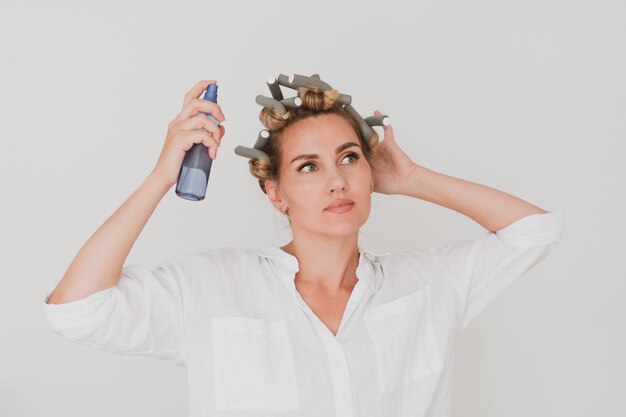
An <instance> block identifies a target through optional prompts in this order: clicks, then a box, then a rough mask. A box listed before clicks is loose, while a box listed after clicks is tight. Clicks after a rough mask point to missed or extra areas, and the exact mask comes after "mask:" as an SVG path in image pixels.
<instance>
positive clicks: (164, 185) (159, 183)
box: [145, 169, 174, 194]
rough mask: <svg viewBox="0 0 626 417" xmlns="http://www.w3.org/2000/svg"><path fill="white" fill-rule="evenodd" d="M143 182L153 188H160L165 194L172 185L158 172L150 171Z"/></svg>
mask: <svg viewBox="0 0 626 417" xmlns="http://www.w3.org/2000/svg"><path fill="white" fill-rule="evenodd" d="M145 182H147V183H150V184H152V185H154V186H155V187H158V188H160V189H161V190H162V191H163V193H164V194H165V193H166V192H167V191H168V190H169V189H170V188H172V186H173V185H174V184H172V183H171V182H169V181H168V180H167V179H165V178H164V177H163V176H162V175H161V174H160V173H159V172H158V171H156V170H154V169H153V170H152V171H151V172H150V174H149V175H148V177H147V178H146V180H145Z"/></svg>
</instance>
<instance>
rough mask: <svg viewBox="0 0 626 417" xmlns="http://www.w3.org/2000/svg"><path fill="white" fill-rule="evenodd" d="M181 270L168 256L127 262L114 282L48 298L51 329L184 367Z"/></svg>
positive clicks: (111, 349)
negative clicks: (68, 297)
mask: <svg viewBox="0 0 626 417" xmlns="http://www.w3.org/2000/svg"><path fill="white" fill-rule="evenodd" d="M180 278H181V274H179V273H177V270H176V268H175V266H174V265H173V264H171V263H170V261H166V262H162V263H161V264H159V265H158V266H157V267H156V268H154V269H150V268H148V267H147V266H145V265H139V264H135V265H127V266H124V267H123V268H122V272H121V277H120V279H119V281H118V283H117V284H116V285H114V286H113V287H110V288H107V289H104V290H101V291H99V292H96V293H93V294H91V295H89V296H87V297H84V298H82V299H79V300H74V301H70V302H67V303H62V304H48V300H49V298H50V296H51V295H52V291H51V292H50V293H48V294H47V295H46V297H45V299H44V305H43V309H44V313H45V316H46V319H47V321H48V324H49V325H50V327H51V328H52V331H53V332H54V333H55V334H57V335H59V336H62V337H64V338H66V339H68V340H70V341H72V342H76V343H81V344H86V345H90V346H93V347H96V348H98V349H101V350H105V351H109V352H115V353H124V354H136V355H147V356H151V357H154V358H157V359H162V360H166V361H170V362H173V363H174V364H176V365H178V366H181V367H186V359H185V331H184V323H185V320H184V318H185V314H184V310H183V289H182V285H183V282H182V281H181V279H180Z"/></svg>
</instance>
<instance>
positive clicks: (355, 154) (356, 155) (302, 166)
mask: <svg viewBox="0 0 626 417" xmlns="http://www.w3.org/2000/svg"><path fill="white" fill-rule="evenodd" d="M348 157H352V158H354V162H356V160H357V159H359V158H360V156H359V154H357V153H354V152H350V153H349V154H347V155H346V156H344V157H343V158H342V159H341V160H342V161H343V160H344V159H346V158H348ZM308 166H311V167H315V166H316V165H315V164H314V163H313V162H308V163H306V164H304V165H300V167H299V168H298V169H297V171H300V172H313V171H311V170H305V169H304V168H306V167H308Z"/></svg>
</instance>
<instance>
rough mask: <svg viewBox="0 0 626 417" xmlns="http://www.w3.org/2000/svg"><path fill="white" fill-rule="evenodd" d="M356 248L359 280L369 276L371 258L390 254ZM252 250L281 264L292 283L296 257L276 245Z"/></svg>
mask: <svg viewBox="0 0 626 417" xmlns="http://www.w3.org/2000/svg"><path fill="white" fill-rule="evenodd" d="M358 248H359V253H360V255H359V264H358V266H357V269H356V273H357V278H358V279H359V280H361V279H363V278H368V277H369V275H370V273H371V272H372V267H371V262H372V260H374V259H376V258H378V257H380V256H386V255H390V252H372V251H370V250H368V249H365V248H364V247H362V246H361V245H358ZM252 251H253V252H255V253H257V254H258V255H260V256H262V257H265V258H269V259H272V260H274V261H276V262H277V263H279V264H280V265H281V266H283V267H284V268H285V274H284V276H286V277H288V279H289V280H290V281H291V283H293V280H294V279H295V273H296V272H298V271H299V270H300V265H299V263H298V259H297V258H296V257H295V256H293V255H291V254H290V253H287V252H285V251H284V250H282V249H281V248H280V247H278V246H262V247H257V248H253V249H252Z"/></svg>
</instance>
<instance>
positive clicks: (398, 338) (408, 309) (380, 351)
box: [364, 286, 443, 392]
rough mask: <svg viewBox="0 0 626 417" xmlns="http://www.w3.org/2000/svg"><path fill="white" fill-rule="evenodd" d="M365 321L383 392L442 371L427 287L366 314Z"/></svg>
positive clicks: (379, 306)
mask: <svg viewBox="0 0 626 417" xmlns="http://www.w3.org/2000/svg"><path fill="white" fill-rule="evenodd" d="M364 320H365V323H366V326H367V328H368V332H369V334H370V337H371V339H372V341H373V344H374V349H375V352H376V363H377V369H378V375H379V388H380V390H381V391H382V392H388V391H392V390H394V389H396V388H398V387H399V386H400V385H402V384H407V383H409V382H412V381H416V380H419V379H421V378H424V377H426V376H428V375H433V374H436V373H438V372H441V371H442V370H443V362H442V360H441V356H440V355H439V350H438V348H437V344H436V339H435V333H434V331H433V325H432V320H431V308H430V288H429V287H428V286H426V287H424V288H421V289H419V290H417V291H413V292H411V293H409V294H407V295H404V296H401V297H400V298H397V299H395V300H393V301H391V302H388V303H385V304H381V305H378V306H376V307H374V308H372V309H370V310H368V311H367V312H366V313H365V315H364Z"/></svg>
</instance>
